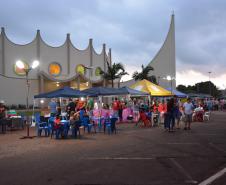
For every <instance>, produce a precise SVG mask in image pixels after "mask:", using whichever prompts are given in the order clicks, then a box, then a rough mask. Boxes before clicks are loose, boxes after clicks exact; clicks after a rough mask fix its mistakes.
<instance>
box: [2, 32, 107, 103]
mask: <svg viewBox="0 0 226 185" xmlns="http://www.w3.org/2000/svg"><path fill="white" fill-rule="evenodd" d="M18 60H20V61H22V62H23V63H24V65H25V66H26V67H31V65H32V62H33V61H34V60H38V61H39V63H40V65H39V67H38V68H37V69H34V70H31V71H30V72H29V74H28V78H29V82H30V93H29V104H32V102H33V96H34V95H36V94H39V93H44V92H48V91H52V90H56V89H59V88H61V87H64V86H70V87H72V88H76V89H80V90H83V89H86V88H88V87H91V86H102V85H104V84H103V79H102V78H101V76H100V69H102V70H104V71H106V68H107V61H109V63H111V49H109V51H108V52H106V45H105V44H103V49H102V52H101V53H100V54H98V53H97V52H96V51H95V50H94V48H93V44H92V39H90V40H89V44H88V47H87V48H86V49H84V50H79V49H77V48H76V47H75V46H74V45H73V44H72V42H71V40H70V34H67V37H66V41H65V42H64V43H63V45H61V46H59V47H53V46H50V45H48V44H47V43H45V42H44V41H43V39H42V37H41V34H40V31H39V30H38V31H37V34H36V36H35V38H34V40H33V41H32V42H30V43H28V44H25V45H20V44H16V43H13V42H12V41H11V40H10V39H9V38H8V37H7V34H6V33H5V30H4V28H1V34H0V87H1V88H0V99H2V100H4V101H5V102H6V104H9V105H10V104H25V103H26V80H25V79H26V74H25V72H24V70H23V69H20V68H18V67H17V65H16V62H17V61H18Z"/></svg>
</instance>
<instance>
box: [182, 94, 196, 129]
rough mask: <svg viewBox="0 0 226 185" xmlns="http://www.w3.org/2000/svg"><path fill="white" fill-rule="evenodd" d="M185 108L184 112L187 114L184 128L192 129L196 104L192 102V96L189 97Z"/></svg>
mask: <svg viewBox="0 0 226 185" xmlns="http://www.w3.org/2000/svg"><path fill="white" fill-rule="evenodd" d="M183 108H184V114H185V127H184V130H190V129H191V121H192V113H193V109H194V106H193V104H192V103H191V98H188V99H187V102H185V103H184V105H183Z"/></svg>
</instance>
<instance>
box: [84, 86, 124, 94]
mask: <svg viewBox="0 0 226 185" xmlns="http://www.w3.org/2000/svg"><path fill="white" fill-rule="evenodd" d="M82 92H84V93H87V94H88V95H89V96H112V95H119V94H120V92H119V91H118V89H115V88H110V87H91V88H89V89H85V90H83V91H82Z"/></svg>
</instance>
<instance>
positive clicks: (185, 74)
mask: <svg viewBox="0 0 226 185" xmlns="http://www.w3.org/2000/svg"><path fill="white" fill-rule="evenodd" d="M209 79H210V81H211V82H213V83H214V84H215V85H216V86H217V87H218V88H220V89H225V88H226V73H224V74H222V75H217V76H216V75H214V74H212V73H210V75H209V73H206V74H202V73H200V72H199V71H196V70H183V71H180V72H177V74H176V83H177V85H180V84H183V85H186V86H188V85H194V83H199V82H205V81H209Z"/></svg>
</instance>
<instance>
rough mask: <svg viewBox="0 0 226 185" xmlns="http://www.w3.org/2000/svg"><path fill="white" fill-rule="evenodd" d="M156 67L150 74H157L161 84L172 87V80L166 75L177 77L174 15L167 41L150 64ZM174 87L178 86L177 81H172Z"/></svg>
mask: <svg viewBox="0 0 226 185" xmlns="http://www.w3.org/2000/svg"><path fill="white" fill-rule="evenodd" d="M148 65H150V66H152V67H153V68H154V71H151V72H150V75H155V76H156V79H157V82H159V85H160V86H163V87H170V86H171V82H169V81H167V80H166V79H164V78H166V76H171V77H173V78H175V79H176V59H175V25H174V15H172V17H171V23H170V28H169V31H168V34H167V37H166V40H165V42H164V43H163V45H162V47H161V48H160V50H159V52H158V53H157V54H156V56H155V57H154V58H153V59H152V61H151V62H150V63H149V64H148ZM172 87H173V88H175V87H176V81H175V80H173V81H172Z"/></svg>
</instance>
